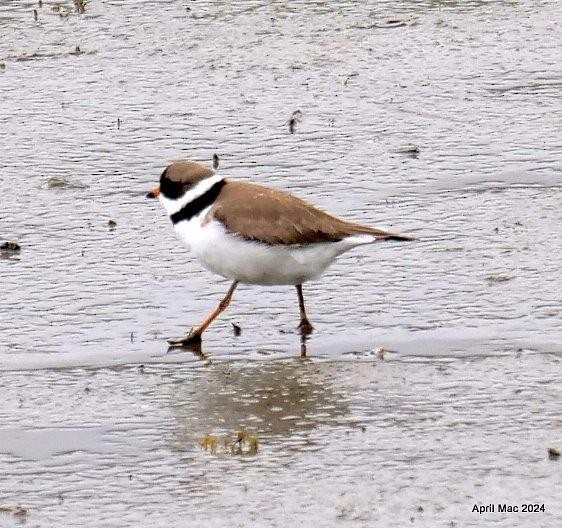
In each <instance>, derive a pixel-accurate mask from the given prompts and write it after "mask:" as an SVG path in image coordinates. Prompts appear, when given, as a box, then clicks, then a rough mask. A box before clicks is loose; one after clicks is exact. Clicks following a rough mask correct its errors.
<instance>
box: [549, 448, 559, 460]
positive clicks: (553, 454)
mask: <svg viewBox="0 0 562 528" xmlns="http://www.w3.org/2000/svg"><path fill="white" fill-rule="evenodd" d="M548 458H549V459H550V460H558V459H559V458H560V451H559V450H558V449H556V448H555V447H549V448H548Z"/></svg>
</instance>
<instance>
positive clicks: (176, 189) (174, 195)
mask: <svg viewBox="0 0 562 528" xmlns="http://www.w3.org/2000/svg"><path fill="white" fill-rule="evenodd" d="M166 171H167V169H166V170H165V171H164V172H163V173H162V175H161V176H160V192H161V193H162V194H163V195H164V196H165V197H166V198H170V199H171V200H177V199H178V198H181V197H182V196H183V195H184V193H185V192H186V191H187V190H188V189H189V187H191V185H190V184H189V183H185V182H181V181H174V180H170V178H168V177H167V175H166Z"/></svg>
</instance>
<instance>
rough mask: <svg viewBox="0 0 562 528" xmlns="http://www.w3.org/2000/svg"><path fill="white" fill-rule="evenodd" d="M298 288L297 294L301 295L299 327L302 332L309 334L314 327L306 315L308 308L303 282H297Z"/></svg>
mask: <svg viewBox="0 0 562 528" xmlns="http://www.w3.org/2000/svg"><path fill="white" fill-rule="evenodd" d="M296 288H297V295H298V297H299V311H300V316H301V322H300V324H299V329H300V331H301V334H303V335H308V334H311V333H312V331H313V330H314V327H313V326H312V325H311V324H310V321H309V320H308V317H307V315H306V310H305V307H304V297H303V295H302V284H297V285H296Z"/></svg>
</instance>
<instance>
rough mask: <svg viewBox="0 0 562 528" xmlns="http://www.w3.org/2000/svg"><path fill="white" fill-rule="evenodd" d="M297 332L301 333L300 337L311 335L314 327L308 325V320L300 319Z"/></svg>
mask: <svg viewBox="0 0 562 528" xmlns="http://www.w3.org/2000/svg"><path fill="white" fill-rule="evenodd" d="M299 330H300V331H301V334H302V335H304V336H307V335H310V334H312V331H313V330H314V327H313V326H312V325H311V324H310V321H309V320H308V319H301V322H300V324H299Z"/></svg>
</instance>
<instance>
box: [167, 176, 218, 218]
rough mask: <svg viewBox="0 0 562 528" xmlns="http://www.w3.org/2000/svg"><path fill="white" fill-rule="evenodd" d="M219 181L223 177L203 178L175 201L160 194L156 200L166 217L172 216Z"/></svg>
mask: <svg viewBox="0 0 562 528" xmlns="http://www.w3.org/2000/svg"><path fill="white" fill-rule="evenodd" d="M221 180H224V176H211V177H210V178H205V179H204V180H202V181H200V182H199V183H197V184H196V185H195V187H193V188H192V189H190V190H189V191H187V192H186V193H185V194H184V195H183V196H182V197H180V198H178V199H177V200H173V199H170V198H166V197H165V196H164V195H163V194H162V193H160V195H159V196H158V198H159V200H160V203H161V204H162V205H163V206H164V209H166V213H167V214H168V216H172V215H173V214H174V213H177V212H178V211H179V210H180V209H181V208H182V207H184V206H185V205H187V204H188V203H190V202H192V201H193V200H195V199H196V198H199V196H202V195H203V194H205V193H206V192H207V191H208V190H209V189H210V188H211V187H212V186H213V185H215V183H218V182H220V181H221Z"/></svg>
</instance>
